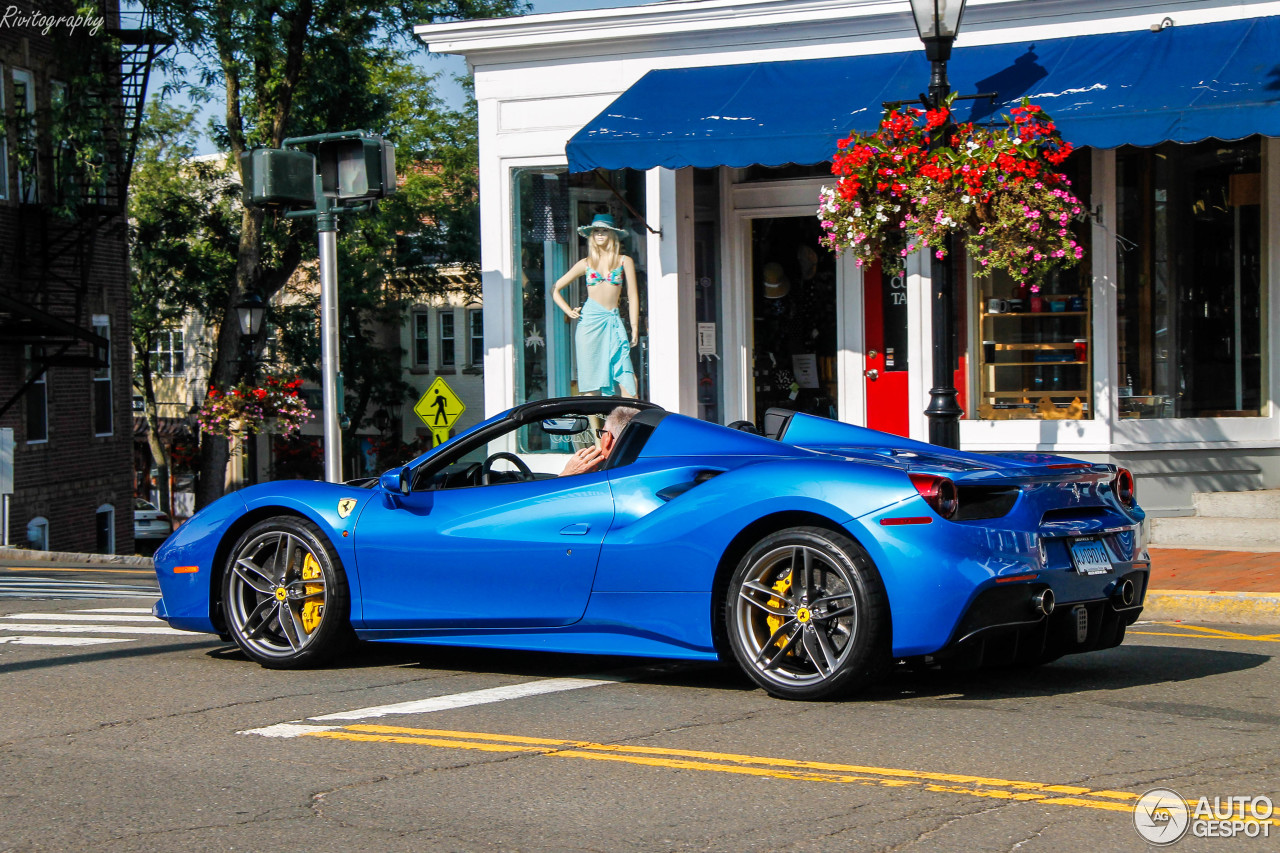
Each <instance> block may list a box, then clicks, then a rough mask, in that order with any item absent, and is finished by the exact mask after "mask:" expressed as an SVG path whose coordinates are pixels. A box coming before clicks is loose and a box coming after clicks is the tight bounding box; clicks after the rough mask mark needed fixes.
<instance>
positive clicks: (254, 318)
mask: <svg viewBox="0 0 1280 853" xmlns="http://www.w3.org/2000/svg"><path fill="white" fill-rule="evenodd" d="M266 313H267V305H266V303H265V302H263V301H262V297H261V296H259V295H258V294H256V293H249V294H246V295H245V297H244V298H243V299H241V300H240V301H239V302H238V303H236V319H237V320H238V321H239V323H240V346H241V348H242V350H243V352H244V361H243V363H242V365H241V366H242V367H243V372H244V378H245V381H246V382H249V383H250V384H252V383H254V382H256V381H257V380H258V364H257V360H256V359H255V358H254V347H255V344H256V343H257V340H258V333H259V332H261V331H262V320H263V318H264V317H265V316H266ZM245 450H246V452H247V455H248V463H249V482H250V483H256V482H258V434H257V433H256V432H250V433H249V434H248V435H247V436H245Z"/></svg>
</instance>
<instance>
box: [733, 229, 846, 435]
mask: <svg viewBox="0 0 1280 853" xmlns="http://www.w3.org/2000/svg"><path fill="white" fill-rule="evenodd" d="M821 233H822V229H821V226H820V225H819V224H818V220H817V218H816V217H815V216H813V214H808V215H805V216H774V217H762V218H758V219H752V220H751V263H750V277H749V279H748V284H749V286H750V288H751V298H750V303H749V304H750V305H751V308H752V311H751V322H752V329H751V332H752V334H751V338H750V340H751V374H752V375H751V382H752V383H753V391H754V407H753V409H752V411H753V414H754V420H755V422H756V423H757V424H762V423H764V413H765V412H766V411H767V410H768V409H770V408H772V407H774V406H778V407H783V408H787V409H791V410H793V411H797V412H807V413H809V414H814V415H821V416H822V417H829V418H835V417H837V412H838V400H839V382H838V374H837V367H836V354H837V343H838V341H837V322H836V319H837V304H836V258H835V255H833V254H832V253H831V252H830V251H828V250H827V249H824V248H823V247H822V246H821V244H820V243H819V237H820V236H821Z"/></svg>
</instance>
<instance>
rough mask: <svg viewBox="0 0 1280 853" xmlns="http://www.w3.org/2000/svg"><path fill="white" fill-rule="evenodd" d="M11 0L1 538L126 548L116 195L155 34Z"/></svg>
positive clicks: (123, 271) (121, 268)
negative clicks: (6, 447) (6, 458)
mask: <svg viewBox="0 0 1280 853" xmlns="http://www.w3.org/2000/svg"><path fill="white" fill-rule="evenodd" d="M15 5H16V8H17V12H16V14H13V15H9V16H7V19H6V26H4V27H0V81H2V84H0V107H2V108H3V116H4V133H3V137H0V160H2V162H3V169H0V430H12V441H13V456H12V481H13V493H12V496H11V497H9V499H8V501H7V503H8V513H7V515H8V518H7V528H6V530H5V531H4V533H5V541H7V542H8V543H9V544H12V545H15V546H17V547H33V548H41V549H48V550H57V551H85V552H101V553H132V552H133V523H132V518H133V476H134V475H133V457H132V439H133V435H132V433H133V430H132V418H131V414H130V396H131V395H130V386H131V353H130V320H129V286H128V257H127V239H126V237H127V234H126V221H125V217H124V197H125V189H126V187H127V185H128V175H129V169H130V167H131V164H132V157H133V144H134V140H135V139H136V134H137V127H138V119H139V117H140V114H141V109H142V97H143V93H144V92H145V85H146V74H147V70H148V68H149V67H150V63H151V60H152V59H153V58H154V56H155V54H156V52H157V51H158V50H159V49H162V47H160V44H161V43H162V42H163V38H161V37H159V36H158V34H156V33H153V32H151V31H150V30H146V29H121V27H120V19H119V12H118V5H117V3H116V0H105V3H104V8H103V9H102V12H101V13H97V14H95V15H93V16H89V17H87V18H80V19H78V20H77V19H74V18H62V17H61V16H64V15H65V16H74V15H75V14H76V7H75V5H74V4H72V3H70V2H64V0H57V2H41V3H40V4H39V6H38V7H36V6H34V5H32V4H31V3H29V2H19V3H17V4H15ZM9 8H10V9H13V8H14V6H10V7H9ZM0 464H3V463H0ZM0 480H3V478H0Z"/></svg>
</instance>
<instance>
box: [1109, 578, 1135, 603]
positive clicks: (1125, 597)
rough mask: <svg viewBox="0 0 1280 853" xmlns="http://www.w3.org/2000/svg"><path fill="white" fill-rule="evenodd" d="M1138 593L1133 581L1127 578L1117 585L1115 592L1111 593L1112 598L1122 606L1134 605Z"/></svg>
mask: <svg viewBox="0 0 1280 853" xmlns="http://www.w3.org/2000/svg"><path fill="white" fill-rule="evenodd" d="M1136 598H1137V593H1136V591H1135V590H1134V588H1133V581H1131V580H1129V579H1128V578H1126V579H1125V580H1123V581H1121V582H1120V584H1119V585H1118V586H1117V587H1116V590H1115V592H1113V593H1111V600H1112V601H1113V602H1115V603H1116V604H1117V605H1119V606H1120V607H1132V606H1133V602H1134V600H1135V599H1136Z"/></svg>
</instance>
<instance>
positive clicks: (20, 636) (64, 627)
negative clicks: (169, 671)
mask: <svg viewBox="0 0 1280 853" xmlns="http://www.w3.org/2000/svg"><path fill="white" fill-rule="evenodd" d="M10 632H13V633H15V634H17V636H11V635H10ZM86 635H94V636H86ZM178 636H190V635H189V634H188V633H187V632H186V631H178V630H175V629H173V628H170V627H169V626H168V625H166V624H165V623H164V622H163V621H161V620H160V619H157V618H155V617H154V616H151V615H150V611H149V610H147V609H145V608H141V607H119V608H111V607H108V608H100V609H96V610H78V611H74V612H71V613H10V614H8V615H6V616H3V617H0V645H10V646H96V645H103V644H106V643H128V642H132V641H133V640H137V639H142V638H148V639H149V638H152V637H178Z"/></svg>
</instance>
